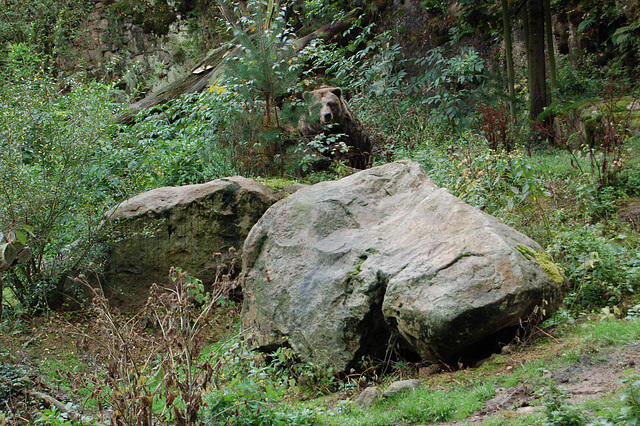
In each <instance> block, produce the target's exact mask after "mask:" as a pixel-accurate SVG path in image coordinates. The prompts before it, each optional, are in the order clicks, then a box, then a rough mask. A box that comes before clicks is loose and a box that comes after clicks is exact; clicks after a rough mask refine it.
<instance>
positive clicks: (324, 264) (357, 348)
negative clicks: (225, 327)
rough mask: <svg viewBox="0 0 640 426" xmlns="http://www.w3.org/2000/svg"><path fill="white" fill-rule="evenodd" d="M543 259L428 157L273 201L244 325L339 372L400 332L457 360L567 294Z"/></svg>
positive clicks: (257, 239)
mask: <svg viewBox="0 0 640 426" xmlns="http://www.w3.org/2000/svg"><path fill="white" fill-rule="evenodd" d="M538 254H540V256H538ZM543 257H544V256H543V252H542V251H541V249H540V247H539V245H538V244H537V243H535V242H534V241H532V240H531V239H529V238H528V237H526V236H524V235H522V234H521V233H519V232H517V231H515V230H513V229H511V228H509V227H508V226H506V225H505V224H503V223H502V222H500V221H499V220H497V219H496V218H494V217H492V216H490V215H488V214H486V213H484V212H482V211H481V210H479V209H476V208H474V207H471V206H469V205H468V204H466V203H464V202H463V201H461V200H460V199H458V198H456V197H454V196H453V195H451V193H449V192H448V191H447V190H446V189H441V188H438V187H436V186H435V185H434V184H433V183H432V182H431V180H430V179H429V178H428V177H427V176H426V175H425V174H424V173H423V171H422V168H421V167H420V165H419V164H417V163H414V162H411V161H404V162H398V163H391V164H387V165H384V166H380V167H375V168H372V169H369V170H365V171H362V172H359V173H357V174H354V175H352V176H349V177H347V178H344V179H341V180H339V181H335V182H323V183H319V184H317V185H314V186H311V187H308V188H304V189H301V190H300V191H298V192H297V193H295V194H293V195H291V196H289V197H288V198H286V199H284V200H281V201H280V202H278V203H277V204H275V205H274V206H272V207H271V208H270V209H269V210H267V212H266V213H265V215H264V216H263V217H262V218H261V219H260V220H259V221H258V223H257V224H256V225H255V226H254V228H253V229H252V230H251V232H250V234H249V236H248V237H247V240H246V241H245V245H244V249H243V283H242V285H243V292H244V306H243V313H242V322H243V328H244V330H245V334H246V335H247V337H248V341H249V342H250V344H251V346H252V347H253V348H256V349H260V350H263V351H272V350H275V349H276V348H278V347H280V346H291V347H292V348H293V349H294V350H296V351H297V352H298V353H300V355H301V356H302V358H303V359H306V360H309V361H313V362H316V363H320V364H324V365H327V366H333V367H334V369H335V371H347V370H348V369H349V368H351V367H353V366H355V365H356V364H357V362H358V361H359V360H360V359H361V357H362V356H365V355H369V356H372V357H380V359H382V358H383V357H384V356H385V353H386V351H387V349H388V347H389V345H390V344H391V342H392V341H397V342H400V348H401V349H402V350H404V351H406V353H410V354H413V355H417V356H419V357H420V358H421V359H422V360H425V361H431V362H439V361H442V360H446V361H450V360H457V359H458V358H459V357H462V356H464V355H465V352H466V351H468V350H470V348H471V347H472V346H473V345H474V344H482V342H485V341H487V342H488V341H490V340H491V339H492V337H491V336H495V335H496V333H498V332H500V331H501V330H505V329H507V328H509V327H511V326H514V325H517V324H519V321H520V320H521V319H526V317H527V316H528V315H530V314H531V313H532V312H533V311H534V309H535V307H536V306H538V305H541V304H542V303H543V302H544V301H545V300H547V299H548V298H550V297H552V296H553V295H554V294H557V292H558V290H559V289H560V287H562V283H563V279H562V276H561V274H560V273H558V271H557V270H555V271H554V270H553V269H554V265H553V264H552V263H550V262H544V261H542V262H539V261H538V260H536V258H538V259H543ZM545 268H547V271H548V272H547V271H546V270H545ZM554 280H555V281H554ZM550 310H551V307H550V306H547V312H549V311H550ZM505 343H506V342H505Z"/></svg>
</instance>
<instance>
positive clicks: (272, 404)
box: [207, 342, 336, 425]
mask: <svg viewBox="0 0 640 426" xmlns="http://www.w3.org/2000/svg"><path fill="white" fill-rule="evenodd" d="M220 352H221V353H223V354H224V355H223V356H222V357H221V358H220V360H219V361H220V362H221V364H220V365H221V368H220V370H219V371H220V373H219V374H218V379H219V380H220V383H219V386H220V387H221V388H222V387H223V386H222V383H221V382H222V381H224V382H225V383H224V387H223V389H221V390H217V391H213V392H211V393H210V394H209V395H208V396H207V402H208V405H209V410H208V414H207V419H208V423H211V424H214V425H226V424H233V425H272V424H278V425H312V424H317V423H318V422H317V413H316V412H315V411H313V410H310V409H304V408H294V407H291V406H289V405H288V404H286V403H285V402H284V399H285V397H286V396H288V395H289V396H290V395H292V394H294V393H296V392H300V391H302V390H307V391H312V392H313V393H314V394H315V393H317V392H322V391H325V392H326V391H333V390H335V384H336V383H335V382H334V381H333V380H334V378H333V376H332V372H331V371H325V370H321V369H319V368H317V367H315V366H313V365H312V364H307V363H302V362H300V361H299V360H298V358H297V356H296V355H295V353H294V352H293V350H292V349H290V348H280V349H278V350H277V351H276V352H274V353H272V354H271V355H269V356H268V362H267V363H266V364H265V363H263V362H261V361H260V360H259V359H258V358H257V357H256V355H255V354H254V353H252V352H249V351H247V350H246V349H245V348H244V347H243V344H242V343H241V342H233V343H232V344H231V345H229V346H227V347H226V348H224V349H221V350H220Z"/></svg>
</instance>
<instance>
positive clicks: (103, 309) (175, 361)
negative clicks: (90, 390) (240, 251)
mask: <svg viewBox="0 0 640 426" xmlns="http://www.w3.org/2000/svg"><path fill="white" fill-rule="evenodd" d="M232 250H233V249H232ZM234 251H235V250H234ZM232 254H233V253H232ZM214 256H215V257H216V258H217V259H218V260H220V259H221V257H222V255H221V254H220V253H216V254H214ZM234 263H235V261H232V262H231V264H230V265H224V264H222V263H221V262H220V261H219V264H218V269H217V274H216V279H215V282H214V284H213V286H212V288H211V291H210V292H207V293H205V291H204V286H203V284H202V282H201V281H200V280H198V279H196V278H193V277H190V276H189V275H188V274H187V273H186V272H182V271H181V270H179V269H176V268H171V271H170V273H169V278H170V279H171V282H172V283H173V284H174V286H173V288H162V287H160V286H158V285H156V284H153V285H152V287H151V291H150V296H149V298H148V300H147V303H146V305H145V307H144V309H143V310H142V311H140V312H139V313H137V314H135V315H134V316H132V317H130V318H127V317H125V316H123V315H120V314H117V313H115V312H114V311H113V310H112V309H110V307H109V305H108V300H107V299H106V298H105V297H104V296H103V295H102V293H101V291H96V290H95V289H93V288H92V290H93V291H94V299H93V306H92V310H93V312H94V313H95V315H96V318H97V319H96V323H97V326H98V327H97V328H98V330H99V331H100V335H99V336H98V338H97V343H98V345H99V346H100V348H101V349H102V351H103V353H104V354H106V356H107V357H108V360H109V365H108V372H107V374H106V376H104V377H102V378H99V376H98V374H96V377H94V378H93V380H92V381H93V382H94V388H102V387H103V386H106V387H107V388H108V389H109V390H110V392H106V394H107V399H108V403H109V404H110V405H111V407H112V409H113V410H114V414H113V417H112V418H111V424H112V425H115V426H124V425H127V426H128V425H136V426H147V425H148V426H151V425H154V424H158V423H161V422H170V423H174V424H176V425H193V424H196V423H198V412H199V411H200V408H201V406H202V393H203V392H204V391H205V390H206V389H207V387H208V386H209V385H210V384H211V383H212V381H213V380H215V377H214V372H215V369H214V367H213V366H212V365H211V359H212V358H213V356H214V355H215V354H216V352H213V351H212V352H211V353H210V354H209V355H208V356H206V357H203V353H202V352H203V348H204V344H205V343H206V342H204V341H203V336H204V335H205V332H204V331H205V330H204V329H205V328H206V327H207V326H208V324H209V323H210V322H211V317H212V315H213V314H214V311H215V307H216V305H217V303H218V302H219V301H221V300H223V298H226V297H228V295H229V292H230V291H231V290H233V289H235V288H236V287H237V280H234V279H233V278H232V274H231V271H233V267H234ZM225 271H227V273H224V272H225ZM148 328H151V329H152V330H151V331H148V330H147V329H148ZM97 393H98V392H94V395H95V394H97ZM98 397H99V395H98ZM161 399H163V401H162V400H161ZM160 402H162V403H163V405H162V406H160V405H159V403H160ZM154 404H156V406H154Z"/></svg>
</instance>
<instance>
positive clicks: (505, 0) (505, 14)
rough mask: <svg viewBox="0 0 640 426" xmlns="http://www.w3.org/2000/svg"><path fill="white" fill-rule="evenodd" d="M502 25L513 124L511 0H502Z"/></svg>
mask: <svg viewBox="0 0 640 426" xmlns="http://www.w3.org/2000/svg"><path fill="white" fill-rule="evenodd" d="M502 25H503V27H504V54H505V58H506V61H507V86H508V89H509V117H510V118H511V125H512V126H513V125H514V124H515V122H516V106H515V99H516V92H515V80H516V78H515V73H514V71H513V48H512V46H511V20H510V13H509V0H502Z"/></svg>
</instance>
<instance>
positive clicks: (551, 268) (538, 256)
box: [516, 244, 565, 284]
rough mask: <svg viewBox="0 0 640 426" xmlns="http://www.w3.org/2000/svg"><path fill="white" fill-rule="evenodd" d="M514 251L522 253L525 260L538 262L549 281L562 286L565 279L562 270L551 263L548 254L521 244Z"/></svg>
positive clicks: (551, 260)
mask: <svg viewBox="0 0 640 426" xmlns="http://www.w3.org/2000/svg"><path fill="white" fill-rule="evenodd" d="M516 250H518V251H519V252H520V253H522V254H523V256H524V257H526V258H527V259H535V260H536V262H538V263H539V264H540V266H542V269H544V271H545V272H546V273H547V275H549V277H550V278H551V281H553V282H554V283H556V284H564V282H565V278H564V275H563V274H562V269H560V267H559V266H558V265H556V264H555V263H554V262H553V259H551V256H550V255H549V253H547V252H545V251H543V250H533V249H532V248H529V247H527V246H524V245H522V244H519V245H518V246H517V247H516Z"/></svg>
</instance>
